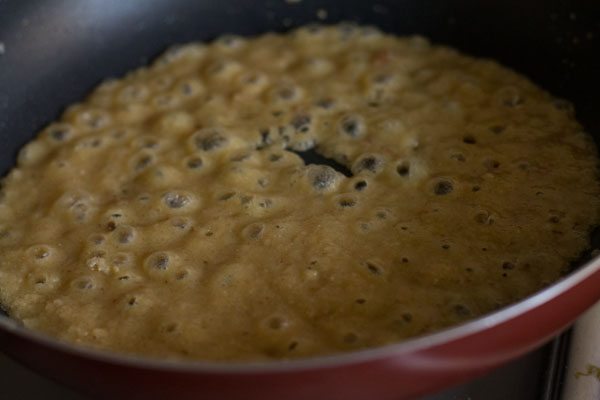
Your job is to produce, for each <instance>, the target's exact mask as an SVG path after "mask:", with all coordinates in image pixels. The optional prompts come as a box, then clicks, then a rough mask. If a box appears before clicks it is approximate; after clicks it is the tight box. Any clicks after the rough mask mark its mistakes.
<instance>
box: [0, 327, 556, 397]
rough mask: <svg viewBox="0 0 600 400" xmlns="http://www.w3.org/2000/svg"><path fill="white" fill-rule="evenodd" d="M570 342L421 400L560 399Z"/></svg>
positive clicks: (8, 385) (13, 380)
mask: <svg viewBox="0 0 600 400" xmlns="http://www.w3.org/2000/svg"><path fill="white" fill-rule="evenodd" d="M567 343H568V337H567V335H563V336H561V337H559V338H558V339H556V340H555V341H554V342H552V343H550V344H548V345H546V346H545V347H543V348H541V349H539V350H537V351H534V352H532V353H530V354H528V355H526V356H525V357H522V358H520V359H518V360H515V361H513V362H511V363H509V364H507V365H505V366H503V367H500V368H498V369H496V370H494V371H493V372H491V373H489V374H487V375H486V376H484V377H481V378H478V379H475V380H473V381H471V382H469V383H467V384H465V385H461V386H457V387H455V388H451V389H449V390H446V391H444V392H442V393H439V394H436V395H433V396H428V397H425V398H424V399H421V400H507V399H510V400H559V399H560V393H559V392H560V386H561V380H562V370H563V369H564V364H565V362H564V358H565V353H566V347H567V345H566V344H567ZM0 377H1V378H0V399H7V400H12V399H20V400H21V399H25V400H27V399H42V398H43V399H45V400H59V399H60V400H85V399H86V397H84V396H82V395H79V394H77V393H75V392H73V391H72V390H70V389H68V388H66V387H64V386H62V385H59V384H57V383H55V382H53V381H51V380H49V379H47V378H44V377H42V376H40V375H37V374H35V373H34V372H31V371H30V370H28V369H26V368H25V367H23V366H21V365H20V364H17V363H16V362H14V361H12V360H11V359H9V358H7V357H6V356H4V355H2V354H1V353H0ZM375 400H376V399H375Z"/></svg>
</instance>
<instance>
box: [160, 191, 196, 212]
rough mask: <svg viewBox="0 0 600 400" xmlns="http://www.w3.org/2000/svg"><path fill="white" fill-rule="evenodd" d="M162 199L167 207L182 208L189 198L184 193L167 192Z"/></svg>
mask: <svg viewBox="0 0 600 400" xmlns="http://www.w3.org/2000/svg"><path fill="white" fill-rule="evenodd" d="M163 201H164V203H165V204H166V205H167V207H169V208H175V209H177V208H182V207H185V206H186V205H187V204H188V203H189V202H190V199H189V197H187V196H186V195H184V194H181V193H175V192H169V193H167V194H165V195H164V196H163Z"/></svg>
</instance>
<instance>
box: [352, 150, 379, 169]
mask: <svg viewBox="0 0 600 400" xmlns="http://www.w3.org/2000/svg"><path fill="white" fill-rule="evenodd" d="M383 167H384V161H383V158H381V157H380V156H377V155H365V156H362V157H360V158H359V159H358V160H357V161H356V162H355V163H354V165H353V166H352V172H353V173H354V174H358V173H360V172H362V171H368V172H370V173H373V174H377V173H379V172H381V170H382V169H383Z"/></svg>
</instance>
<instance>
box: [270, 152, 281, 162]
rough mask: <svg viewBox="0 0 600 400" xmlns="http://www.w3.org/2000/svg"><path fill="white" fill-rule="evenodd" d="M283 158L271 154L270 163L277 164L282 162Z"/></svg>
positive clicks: (279, 155)
mask: <svg viewBox="0 0 600 400" xmlns="http://www.w3.org/2000/svg"><path fill="white" fill-rule="evenodd" d="M282 158H283V156H282V155H281V154H271V155H270V156H269V161H271V162H277V161H279V160H281V159H282Z"/></svg>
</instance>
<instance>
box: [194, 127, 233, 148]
mask: <svg viewBox="0 0 600 400" xmlns="http://www.w3.org/2000/svg"><path fill="white" fill-rule="evenodd" d="M193 141H194V144H195V145H196V148H198V149H199V150H203V151H213V150H216V149H219V148H222V147H225V146H226V145H227V143H228V140H227V138H226V137H225V136H224V135H223V133H222V132H221V130H220V129H218V128H204V129H201V130H199V131H198V132H196V133H195V134H194V139H193Z"/></svg>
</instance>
